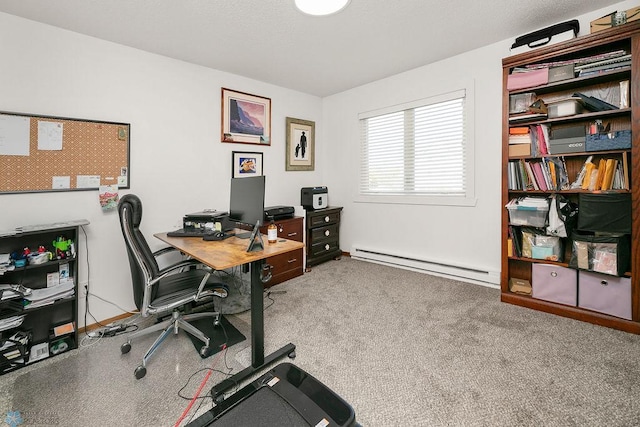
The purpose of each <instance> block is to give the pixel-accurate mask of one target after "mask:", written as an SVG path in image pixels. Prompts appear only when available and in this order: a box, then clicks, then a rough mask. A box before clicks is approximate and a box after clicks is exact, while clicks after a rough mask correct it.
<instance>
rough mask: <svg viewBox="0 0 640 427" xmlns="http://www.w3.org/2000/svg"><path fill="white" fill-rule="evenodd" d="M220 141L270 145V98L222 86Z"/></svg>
mask: <svg viewBox="0 0 640 427" xmlns="http://www.w3.org/2000/svg"><path fill="white" fill-rule="evenodd" d="M221 129H222V135H221V138H222V142H236V143H240V144H257V145H271V99H270V98H263V97H261V96H256V95H251V94H248V93H244V92H238V91H234V90H231V89H226V88H222V127H221Z"/></svg>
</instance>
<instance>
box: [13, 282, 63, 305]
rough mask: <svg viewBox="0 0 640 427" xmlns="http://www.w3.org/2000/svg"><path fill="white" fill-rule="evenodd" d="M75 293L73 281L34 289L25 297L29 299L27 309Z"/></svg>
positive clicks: (51, 302)
mask: <svg viewBox="0 0 640 427" xmlns="http://www.w3.org/2000/svg"><path fill="white" fill-rule="evenodd" d="M72 295H74V289H73V281H69V282H63V283H60V284H59V285H57V286H52V287H50V288H42V289H33V290H32V292H31V295H28V296H26V297H25V299H26V300H27V301H29V305H27V307H26V308H27V309H29V308H33V307H41V306H43V305H47V304H53V302H54V301H56V300H59V299H61V298H66V297H70V296H72Z"/></svg>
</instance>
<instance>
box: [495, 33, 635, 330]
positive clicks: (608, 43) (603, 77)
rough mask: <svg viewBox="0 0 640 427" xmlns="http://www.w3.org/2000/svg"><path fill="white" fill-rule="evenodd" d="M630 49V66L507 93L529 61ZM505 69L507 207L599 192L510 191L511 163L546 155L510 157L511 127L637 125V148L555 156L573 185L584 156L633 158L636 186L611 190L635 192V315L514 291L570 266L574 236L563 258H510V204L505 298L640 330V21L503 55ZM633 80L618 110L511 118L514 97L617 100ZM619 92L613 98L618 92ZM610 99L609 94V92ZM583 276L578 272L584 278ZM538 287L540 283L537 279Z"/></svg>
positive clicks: (505, 222)
mask: <svg viewBox="0 0 640 427" xmlns="http://www.w3.org/2000/svg"><path fill="white" fill-rule="evenodd" d="M621 49H624V50H625V51H628V53H631V58H632V64H631V67H628V68H623V69H617V70H613V71H609V72H603V73H600V74H597V75H594V76H584V77H576V78H573V79H569V80H563V81H559V82H553V83H550V84H548V85H542V86H536V87H531V88H522V89H517V90H511V91H509V90H507V81H508V78H509V75H510V73H511V72H512V71H513V69H514V68H515V67H518V68H520V67H525V66H527V65H530V64H533V65H535V64H544V63H550V62H555V61H567V60H573V59H578V58H586V57H591V56H593V55H598V54H603V53H607V52H613V51H617V50H621ZM502 67H503V100H502V110H503V117H502V159H503V161H502V206H503V207H504V206H506V205H507V203H509V201H510V200H511V199H513V198H515V197H522V196H537V197H545V196H548V195H551V194H554V193H558V194H562V195H563V196H565V197H567V198H569V199H571V200H572V201H577V200H578V198H579V196H580V195H581V194H584V193H592V192H590V191H587V190H582V189H562V190H557V191H553V190H547V191H542V190H537V191H530V190H523V189H519V190H510V189H509V162H510V161H514V160H517V161H519V159H524V160H526V161H528V160H534V161H536V160H540V159H541V157H536V156H519V157H509V128H510V127H515V126H527V125H534V124H545V125H549V126H552V127H553V126H562V125H568V124H570V125H581V124H584V125H585V126H586V125H587V124H588V123H590V122H593V121H594V120H602V121H603V122H611V121H613V122H614V123H615V125H616V126H618V127H620V126H622V127H623V128H626V129H630V130H631V148H630V149H617V150H603V151H598V152H586V151H585V152H576V153H566V154H555V155H549V156H563V157H564V160H565V162H566V163H567V167H566V169H567V174H568V175H569V177H568V178H569V181H570V182H573V181H574V180H575V179H576V175H577V173H578V171H579V170H580V168H581V165H582V164H583V163H584V161H585V159H586V158H587V157H588V156H590V155H594V156H595V157H598V158H602V157H614V158H618V157H620V158H622V156H626V157H627V160H628V174H629V183H630V186H629V190H613V191H607V192H606V193H630V197H631V206H632V209H631V212H630V215H631V218H632V225H631V233H630V236H629V238H630V241H631V265H630V269H629V271H628V272H627V273H626V274H625V275H624V277H628V278H629V279H630V283H631V295H630V304H631V319H625V318H621V317H616V316H614V315H610V314H606V313H603V312H599V311H595V310H591V309H587V308H584V307H581V306H580V305H579V304H576V306H572V305H565V304H559V303H556V302H552V301H548V300H542V299H538V298H534V297H533V296H527V295H520V294H515V293H512V292H510V291H509V279H510V278H511V277H515V278H519V279H525V280H528V281H529V282H531V281H532V269H533V266H534V265H536V264H552V265H554V266H557V267H558V268H567V267H568V264H567V262H568V258H569V257H570V256H571V242H570V241H569V239H568V238H566V239H563V243H564V258H565V259H564V260H561V261H560V262H553V261H545V260H539V259H531V258H523V257H518V256H516V255H513V256H509V253H508V245H507V241H508V239H509V228H510V223H509V213H508V211H507V209H504V208H503V209H502V221H501V223H502V232H501V238H502V252H501V259H502V262H501V267H502V271H501V300H502V301H503V302H506V303H510V304H515V305H520V306H523V307H528V308H531V309H534V310H540V311H544V312H547V313H552V314H556V315H559V316H564V317H568V318H572V319H576V320H580V321H584V322H589V323H593V324H596V325H601V326H605V327H609V328H614V329H618V330H622V331H626V332H630V333H634V334H640V274H639V272H640V257H639V256H638V255H637V253H638V249H639V246H638V245H639V244H640V243H639V242H640V215H639V212H640V179H639V178H638V177H640V139H639V136H640V75H638V73H637V72H636V70H640V21H637V22H632V23H628V24H625V25H622V26H619V27H614V28H611V29H607V30H603V31H599V32H597V33H595V34H590V35H586V36H582V37H578V38H575V39H573V40H570V41H566V42H562V43H558V44H555V45H551V46H545V47H541V48H538V49H534V50H531V51H529V52H525V53H521V54H519V55H514V56H511V57H507V58H504V59H503V61H502ZM624 80H628V81H629V107H628V108H620V109H617V110H610V111H602V112H584V113H581V114H576V115H573V116H566V117H556V118H551V119H545V120H540V119H538V120H535V121H532V122H517V123H510V122H509V105H510V103H509V100H510V98H509V97H510V95H514V94H521V93H526V92H534V93H535V94H536V95H537V97H538V98H539V99H540V98H542V99H544V100H548V99H550V100H553V99H558V97H563V96H566V95H567V94H569V95H570V94H571V93H573V92H582V93H587V92H588V93H599V94H607V96H613V98H615V96H616V91H617V96H618V101H619V97H620V89H619V83H620V82H621V81H624ZM611 94H612V95H611ZM603 96H604V95H603ZM577 277H578V276H577ZM533 285H534V286H535V284H533ZM577 292H578V293H579V292H580V283H579V280H578V281H577Z"/></svg>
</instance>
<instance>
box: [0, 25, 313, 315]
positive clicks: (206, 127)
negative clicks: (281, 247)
mask: <svg viewBox="0 0 640 427" xmlns="http://www.w3.org/2000/svg"><path fill="white" fill-rule="evenodd" d="M0 40H3V42H2V43H0V58H2V60H1V61H0V94H2V96H0V111H12V112H22V113H32V114H42V115H52V116H62V117H74V118H83V119H92V120H104V121H115V122H125V123H131V189H130V190H127V191H126V192H131V193H135V194H137V195H139V196H140V197H141V199H142V201H143V205H144V218H143V222H142V229H143V231H144V232H145V234H146V237H147V240H148V241H149V243H150V244H151V245H153V246H154V248H159V247H161V246H162V244H161V242H160V241H159V240H157V239H155V238H154V237H153V233H156V232H160V231H167V230H170V229H174V228H177V227H178V226H181V223H182V216H183V215H184V214H185V213H189V212H196V211H199V210H202V209H203V208H215V209H218V210H226V209H228V205H229V179H230V177H231V152H232V151H234V150H235V151H260V152H263V153H264V174H265V175H266V177H267V189H266V195H265V199H266V200H265V204H266V205H267V206H269V205H298V204H299V203H300V187H304V186H313V185H318V183H319V182H321V172H320V171H321V170H322V168H323V166H324V165H323V160H322V157H321V156H317V159H316V170H315V172H286V171H285V117H287V116H290V117H296V118H299V119H305V120H312V121H315V122H316V128H317V129H316V130H317V139H323V134H322V100H321V99H320V98H318V97H315V96H311V95H307V94H304V93H300V92H295V91H291V90H288V89H283V88H280V87H276V86H273V85H269V84H265V83H262V82H258V81H254V80H249V79H246V78H242V77H239V76H236V75H232V74H228V73H223V72H219V71H216V70H211V69H207V68H204V67H200V66H195V65H191V64H188V63H185V62H181V61H176V60H172V59H168V58H165V57H162V56H158V55H153V54H149V53H146V52H142V51H139V50H135V49H131V48H128V47H124V46H120V45H117V44H113V43H109V42H105V41H101V40H98V39H95V38H91V37H86V36H82V35H79V34H75V33H72V32H68V31H65V30H61V29H58V28H54V27H51V26H46V25H42V24H38V23H35V22H32V21H28V20H24V19H21V18H17V17H14V16H11V15H7V14H3V13H0ZM221 87H227V88H231V89H235V90H241V91H243V92H248V93H252V94H256V95H260V96H264V97H268V98H271V102H272V134H271V139H272V143H271V146H269V147H262V146H257V145H246V144H228V143H221V142H220V122H221V120H220V91H221ZM189 155H191V158H188V156H189ZM123 193H125V191H121V194H123ZM0 206H1V207H0V230H5V229H12V228H15V227H17V226H21V225H31V224H42V223H51V222H55V221H64V220H68V219H76V218H85V219H87V220H89V221H90V222H91V224H90V225H89V226H87V227H86V231H87V235H88V236H87V237H88V246H89V263H90V274H91V277H90V278H89V280H90V290H91V292H93V293H96V294H97V295H99V296H101V297H103V298H106V299H108V300H110V301H113V302H115V303H117V304H119V305H120V306H122V307H124V308H127V309H133V308H134V305H133V301H132V292H131V279H130V273H129V265H128V261H127V257H126V252H125V248H124V242H123V240H122V234H121V232H120V228H119V223H118V215H117V212H116V211H113V212H109V213H103V212H102V211H101V209H100V207H99V205H98V193H97V191H81V192H65V193H55V194H53V193H38V194H4V195H0ZM79 248H80V250H81V253H83V254H86V250H85V247H84V244H83V242H80V245H79ZM80 269H81V273H80V276H81V277H80V280H81V282H85V281H86V280H87V278H86V276H87V268H86V263H85V259H84V255H83V258H82V259H81V264H80ZM90 309H91V313H93V315H94V316H95V317H96V318H97V319H98V320H102V319H105V318H109V317H113V316H116V315H118V314H120V313H121V311H120V310H118V309H117V308H115V307H113V306H110V305H107V304H105V303H103V302H101V301H100V300H98V299H91V300H90ZM83 314H84V301H80V317H81V318H82V317H83ZM88 323H89V324H91V323H93V321H92V320H91V319H89V320H88ZM82 325H83V319H80V326H82Z"/></svg>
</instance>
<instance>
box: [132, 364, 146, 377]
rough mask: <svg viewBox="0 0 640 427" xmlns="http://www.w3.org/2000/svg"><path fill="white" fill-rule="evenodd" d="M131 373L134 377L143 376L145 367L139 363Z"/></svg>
mask: <svg viewBox="0 0 640 427" xmlns="http://www.w3.org/2000/svg"><path fill="white" fill-rule="evenodd" d="M133 374H134V375H135V376H136V379H137V380H139V379H140V378H142V377H144V376H145V375H147V368H145V367H144V366H142V365H140V366H138V367H137V368H136V370H135V371H133Z"/></svg>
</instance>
